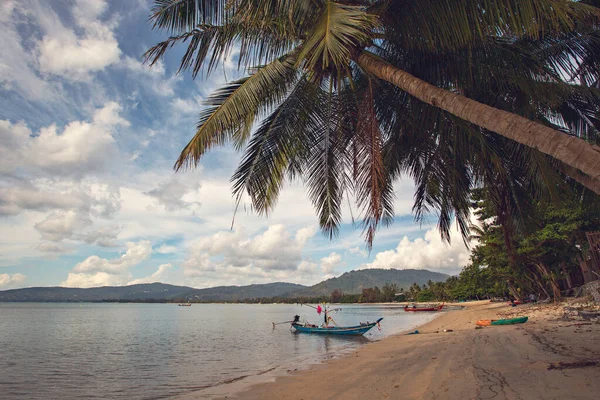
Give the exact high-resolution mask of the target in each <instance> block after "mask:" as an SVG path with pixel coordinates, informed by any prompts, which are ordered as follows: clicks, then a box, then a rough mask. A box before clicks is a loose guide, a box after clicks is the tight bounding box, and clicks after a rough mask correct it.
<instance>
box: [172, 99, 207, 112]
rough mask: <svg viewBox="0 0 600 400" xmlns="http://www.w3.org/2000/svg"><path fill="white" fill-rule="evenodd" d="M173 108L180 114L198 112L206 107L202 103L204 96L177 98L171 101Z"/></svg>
mask: <svg viewBox="0 0 600 400" xmlns="http://www.w3.org/2000/svg"><path fill="white" fill-rule="evenodd" d="M171 106H172V107H173V110H174V111H175V112H177V113H178V114H197V113H199V112H200V110H202V109H203V108H204V106H203V105H202V97H200V96H194V97H193V98H190V99H185V100H184V99H182V98H181V97H177V98H175V99H174V100H173V101H172V102H171Z"/></svg>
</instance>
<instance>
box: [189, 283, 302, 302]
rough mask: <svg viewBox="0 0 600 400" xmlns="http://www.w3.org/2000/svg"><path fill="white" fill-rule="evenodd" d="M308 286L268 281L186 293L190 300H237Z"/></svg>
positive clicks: (270, 295)
mask: <svg viewBox="0 0 600 400" xmlns="http://www.w3.org/2000/svg"><path fill="white" fill-rule="evenodd" d="M306 288H307V287H306V286H303V285H297V284H295V283H285V282H277V283H266V284H258V285H248V286H218V287H213V288H207V289H194V290H193V291H191V292H189V293H186V295H185V300H189V301H236V300H245V299H253V298H258V297H276V296H282V295H285V294H286V293H290V292H295V291H299V290H303V289H306Z"/></svg>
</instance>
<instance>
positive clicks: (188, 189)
mask: <svg viewBox="0 0 600 400" xmlns="http://www.w3.org/2000/svg"><path fill="white" fill-rule="evenodd" d="M199 189H200V185H199V184H196V185H188V184H185V183H182V182H180V181H179V180H177V179H172V180H169V181H167V182H165V183H163V184H160V185H159V186H158V187H156V188H155V189H152V190H150V191H148V192H146V193H144V194H146V195H148V196H150V197H153V198H154V199H156V200H157V201H158V203H159V204H161V205H162V206H164V207H165V209H166V210H167V211H177V210H180V209H182V208H190V207H193V206H199V205H200V203H199V202H198V201H194V200H192V199H193V198H195V197H197V192H198V190H199Z"/></svg>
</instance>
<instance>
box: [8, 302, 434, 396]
mask: <svg viewBox="0 0 600 400" xmlns="http://www.w3.org/2000/svg"><path fill="white" fill-rule="evenodd" d="M331 307H332V308H338V307H339V308H341V310H339V311H336V312H334V313H331V316H332V317H333V319H334V320H335V321H336V322H337V323H338V324H339V325H355V324H357V323H359V322H369V321H375V320H376V319H377V318H379V317H383V318H384V319H383V321H381V324H380V327H381V330H379V329H378V328H377V327H375V328H373V329H371V331H370V332H368V333H367V334H366V335H365V336H360V337H335V336H320V335H310V334H301V333H294V332H293V331H292V330H291V329H290V326H289V324H281V325H276V326H275V328H273V322H276V323H277V322H283V321H289V320H291V319H293V317H294V315H299V316H301V319H302V320H304V319H306V320H307V321H309V322H312V323H315V324H320V323H321V321H322V319H323V318H322V315H321V316H319V315H318V314H317V313H316V311H315V310H314V309H312V308H310V307H307V306H300V305H286V304H193V305H192V306H191V307H181V306H178V305H177V304H132V303H125V304H121V303H0V398H1V399H2V400H4V399H129V400H131V399H166V398H173V397H180V396H189V395H190V394H193V392H198V393H200V394H201V393H203V391H204V392H206V391H207V389H208V391H210V389H211V388H215V387H221V389H222V390H221V392H223V388H225V389H224V391H225V392H226V391H227V389H226V388H227V386H224V385H228V384H232V383H233V382H237V384H239V382H243V381H244V379H248V380H250V379H251V378H256V377H257V376H260V375H262V374H266V373H269V374H273V373H280V374H285V373H287V372H288V371H293V370H295V369H298V368H299V367H306V366H308V365H311V364H314V363H319V362H323V361H324V360H327V359H329V358H333V357H338V356H340V355H343V354H345V353H347V352H349V351H352V350H354V349H356V348H358V347H360V346H364V345H366V344H368V343H369V342H372V341H377V340H381V339H383V338H385V337H387V336H390V335H394V334H398V333H401V332H405V331H412V330H414V329H415V327H417V326H418V325H421V324H423V323H425V322H428V321H429V320H431V319H432V318H433V317H434V316H432V315H431V314H429V313H406V312H404V310H403V309H402V308H401V307H400V306H394V305H378V306H375V305H339V306H338V305H332V306H331ZM423 314H425V315H423ZM206 397H210V396H206ZM199 398H204V396H199Z"/></svg>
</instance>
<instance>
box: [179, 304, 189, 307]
mask: <svg viewBox="0 0 600 400" xmlns="http://www.w3.org/2000/svg"><path fill="white" fill-rule="evenodd" d="M191 306H192V303H179V307H191Z"/></svg>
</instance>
